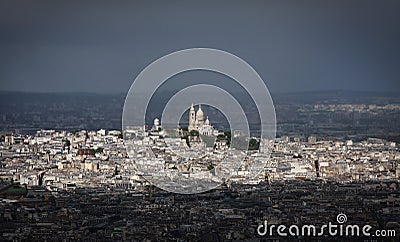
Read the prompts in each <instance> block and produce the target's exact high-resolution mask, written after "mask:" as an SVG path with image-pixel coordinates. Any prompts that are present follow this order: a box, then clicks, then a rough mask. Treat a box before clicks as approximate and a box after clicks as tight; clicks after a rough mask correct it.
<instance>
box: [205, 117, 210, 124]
mask: <svg viewBox="0 0 400 242" xmlns="http://www.w3.org/2000/svg"><path fill="white" fill-rule="evenodd" d="M204 123H205V124H206V125H210V120H208V116H207V119H206V121H205V122H204Z"/></svg>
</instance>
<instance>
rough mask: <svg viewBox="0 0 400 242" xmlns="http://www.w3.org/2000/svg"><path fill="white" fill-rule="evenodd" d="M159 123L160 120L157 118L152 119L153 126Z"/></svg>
mask: <svg viewBox="0 0 400 242" xmlns="http://www.w3.org/2000/svg"><path fill="white" fill-rule="evenodd" d="M158 125H160V120H159V119H158V118H155V119H154V126H158Z"/></svg>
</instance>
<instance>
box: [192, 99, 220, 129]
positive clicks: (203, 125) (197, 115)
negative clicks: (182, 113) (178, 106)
mask: <svg viewBox="0 0 400 242" xmlns="http://www.w3.org/2000/svg"><path fill="white" fill-rule="evenodd" d="M188 129H189V131H192V130H196V131H198V132H199V133H200V134H201V135H214V134H215V132H214V128H213V126H212V125H211V124H210V120H208V116H207V118H206V121H204V113H203V110H202V109H201V105H200V104H199V109H198V110H197V112H196V111H195V110H194V106H193V104H192V105H191V106H190V112H189V127H188Z"/></svg>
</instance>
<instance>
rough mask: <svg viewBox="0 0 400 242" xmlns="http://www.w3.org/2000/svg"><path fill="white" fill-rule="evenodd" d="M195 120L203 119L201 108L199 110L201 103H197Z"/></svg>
mask: <svg viewBox="0 0 400 242" xmlns="http://www.w3.org/2000/svg"><path fill="white" fill-rule="evenodd" d="M196 120H197V121H200V122H201V121H203V120H204V113H203V110H201V105H199V110H197V113H196Z"/></svg>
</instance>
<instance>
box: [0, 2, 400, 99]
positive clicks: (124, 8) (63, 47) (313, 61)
mask: <svg viewBox="0 0 400 242" xmlns="http://www.w3.org/2000/svg"><path fill="white" fill-rule="evenodd" d="M159 2H161V3H156V2H152V1H143V2H139V1H126V2H123V1H54V0H49V1H40V0H37V1H19V0H15V1H12V0H8V1H7V0H3V1H1V2H0V90H18V91H34V92H36V91H41V92H48V91H50V92H52V91H57V92H63V91H68V92H70V91H84V92H127V90H128V89H129V87H130V85H131V82H132V80H133V79H134V77H135V76H136V75H137V74H138V73H139V72H140V71H141V70H142V69H143V68H144V67H145V66H146V65H148V64H149V63H151V62H152V61H154V60H155V59H157V58H159V57H161V56H163V55H165V54H168V53H170V52H172V51H176V50H180V49H185V48H193V47H211V48H217V49H222V50H226V51H229V52H231V53H233V54H235V55H237V56H239V57H241V58H243V59H244V60H246V61H247V62H249V63H250V64H251V65H252V66H253V67H254V68H255V69H256V70H257V71H258V72H259V74H260V75H261V76H262V77H263V79H264V80H265V81H266V83H267V86H268V87H269V89H270V91H271V92H292V91H308V90H332V89H350V90H378V91H393V90H400V14H399V13H400V1H398V0H374V1H367V0H331V1H326V0H316V1H282V0H276V1H234V2H233V1H225V2H218V3H215V1H196V2H194V1H182V2H178V1H159ZM167 2H168V3H167Z"/></svg>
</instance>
